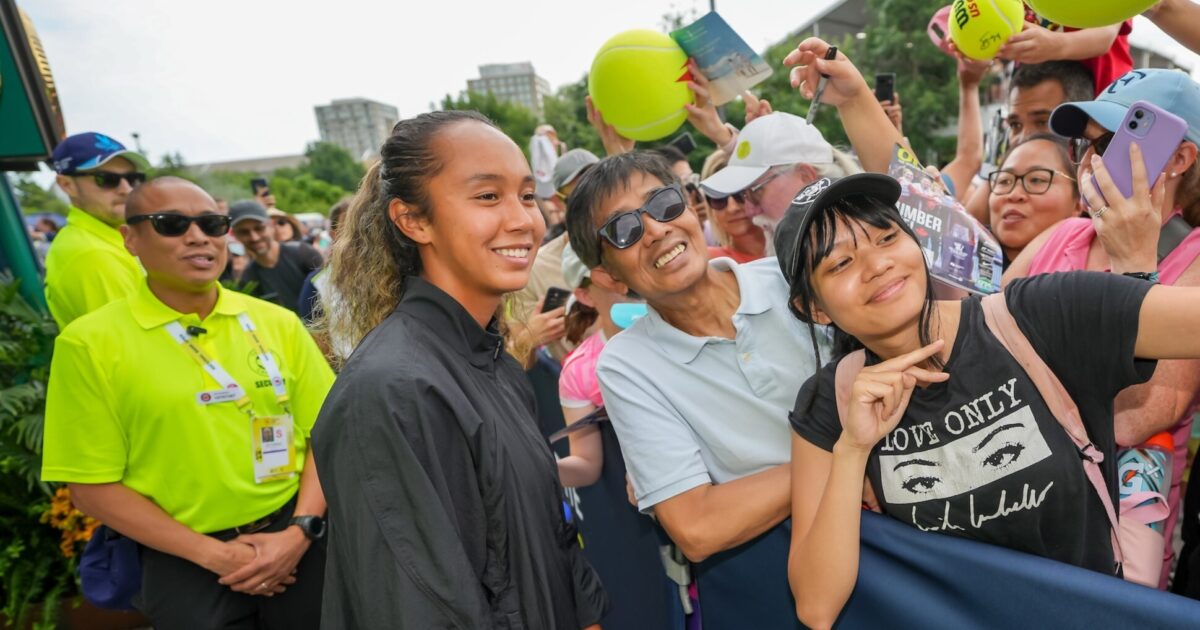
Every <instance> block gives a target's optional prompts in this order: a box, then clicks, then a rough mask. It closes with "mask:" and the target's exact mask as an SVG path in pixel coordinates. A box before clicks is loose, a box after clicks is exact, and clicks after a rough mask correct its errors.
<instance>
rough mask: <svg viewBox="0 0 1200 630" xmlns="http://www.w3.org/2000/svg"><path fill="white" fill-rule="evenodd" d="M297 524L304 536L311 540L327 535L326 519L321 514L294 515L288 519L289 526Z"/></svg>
mask: <svg viewBox="0 0 1200 630" xmlns="http://www.w3.org/2000/svg"><path fill="white" fill-rule="evenodd" d="M292 525H297V526H299V527H300V531H302V532H304V537H305V538H307V539H309V540H321V539H322V538H324V537H325V519H323V518H321V517H320V516H293V517H292V518H291V520H289V521H288V527H291V526H292Z"/></svg>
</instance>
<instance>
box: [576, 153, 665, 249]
mask: <svg viewBox="0 0 1200 630" xmlns="http://www.w3.org/2000/svg"><path fill="white" fill-rule="evenodd" d="M634 173H643V174H645V175H647V176H649V177H653V178H654V179H657V180H658V181H660V182H662V183H663V185H664V186H666V185H669V184H675V183H678V181H679V178H677V177H675V173H673V172H672V171H671V165H670V164H668V163H667V161H666V160H665V159H663V157H662V156H661V155H659V154H657V153H652V152H649V151H632V152H630V153H621V154H619V155H612V156H609V157H606V158H604V159H603V160H600V161H599V162H597V163H595V164H593V165H592V166H591V168H589V169H587V171H586V172H584V174H583V175H581V176H580V177H579V180H578V181H579V183H578V184H576V186H575V190H573V191H571V195H570V197H568V198H567V218H566V226H567V234H569V235H570V238H571V248H572V249H574V250H575V254H576V255H578V256H579V260H581V261H582V262H583V264H584V265H585V266H587V267H588V268H589V269H591V268H592V267H597V266H599V265H600V261H601V254H602V252H603V250H602V248H601V246H600V236H599V235H598V234H597V233H596V212H597V211H598V210H599V209H600V205H601V204H603V203H604V202H605V201H606V200H607V199H608V198H609V197H611V196H612V195H614V194H616V193H617V192H619V191H621V190H622V189H624V188H628V187H629V182H630V180H631V179H633V175H634Z"/></svg>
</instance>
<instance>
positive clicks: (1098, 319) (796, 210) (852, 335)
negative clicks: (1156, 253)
mask: <svg viewBox="0 0 1200 630" xmlns="http://www.w3.org/2000/svg"><path fill="white" fill-rule="evenodd" d="M827 49H828V45H827V44H826V43H825V42H823V41H821V40H819V39H815V38H810V39H808V40H805V41H804V42H802V43H801V44H800V45H799V46H798V47H797V50H795V51H793V53H792V54H790V55H788V57H787V58H786V59H785V60H784V62H785V63H786V64H789V65H800V64H803V65H802V67H799V68H796V69H795V70H793V74H792V83H793V85H794V86H797V87H799V88H801V90H802V91H803V92H804V93H806V94H807V95H809V96H811V95H812V94H813V92H814V89H813V88H814V86H815V85H816V84H817V79H818V78H819V76H820V75H822V74H824V75H828V76H829V77H830V80H829V88H828V89H827V90H826V91H825V102H826V103H828V104H832V105H835V106H836V107H837V108H838V111H839V114H840V115H841V118H842V121H843V124H844V125H845V127H846V130H847V134H848V135H849V137H850V139H851V141H852V143H853V144H854V146H855V149H856V150H857V152H858V155H859V157H860V159H861V160H862V162H863V165H864V167H866V168H867V169H870V170H874V171H883V170H884V169H886V168H887V163H888V160H889V159H890V154H891V152H892V150H893V147H894V143H895V142H896V141H897V140H898V138H897V137H896V134H894V133H891V132H890V131H889V123H888V122H887V116H886V115H885V114H884V113H883V111H882V109H881V108H880V107H879V105H878V104H877V103H875V102H874V98H873V95H872V94H871V93H870V91H869V88H867V86H866V82H865V81H864V80H863V79H862V76H861V74H860V73H859V72H858V71H857V69H855V68H854V66H853V65H852V64H851V63H850V62H849V60H847V59H846V58H845V57H844V56H840V55H839V56H838V57H837V58H836V59H834V60H829V61H826V60H823V59H822V55H823V54H824V53H825V51H826V50H827ZM1130 157H1131V161H1132V162H1133V164H1134V167H1133V169H1132V170H1133V177H1132V181H1133V184H1134V185H1133V190H1134V192H1133V195H1132V196H1131V197H1129V198H1125V197H1124V196H1122V195H1121V194H1120V192H1119V191H1118V190H1117V188H1116V186H1115V185H1114V184H1113V182H1112V178H1111V177H1110V176H1109V174H1108V172H1107V171H1106V170H1105V168H1104V165H1103V163H1102V162H1101V161H1100V159H1099V158H1098V157H1089V158H1088V166H1089V167H1090V169H1091V170H1092V171H1093V172H1095V175H1096V179H1097V181H1098V184H1099V187H1100V189H1101V190H1102V191H1103V193H1104V196H1105V198H1106V199H1108V200H1109V208H1108V210H1107V211H1106V212H1105V213H1102V214H1101V215H1100V216H1099V217H1097V218H1095V219H1094V220H1096V221H1099V222H1101V225H1100V226H1098V228H1097V230H1098V231H1099V232H1101V233H1103V232H1104V231H1105V229H1106V228H1108V227H1111V226H1112V225H1115V224H1117V223H1118V222H1121V221H1129V220H1134V221H1138V220H1141V221H1146V219H1145V218H1144V217H1146V216H1151V217H1153V216H1154V213H1155V211H1156V208H1158V207H1159V206H1158V203H1159V202H1161V200H1162V199H1163V194H1164V191H1163V188H1164V186H1165V185H1166V184H1165V183H1164V181H1165V178H1164V179H1160V182H1159V184H1158V185H1157V186H1155V187H1154V194H1153V196H1152V195H1151V186H1150V178H1149V177H1148V176H1147V174H1146V172H1145V168H1144V167H1142V166H1141V155H1140V154H1138V153H1137V151H1136V149H1132V150H1131V155H1130ZM845 182H846V180H843V182H841V183H839V184H837V185H835V184H833V183H831V182H817V183H815V184H814V186H819V187H825V188H826V190H825V191H818V190H816V189H811V190H810V189H806V190H805V191H801V193H800V194H799V195H798V198H797V202H800V203H795V204H793V207H792V208H791V209H790V210H789V214H788V216H787V217H785V219H784V223H786V224H787V225H781V228H782V229H781V230H779V231H778V232H777V236H776V243H775V244H776V248H777V250H778V251H779V252H780V255H779V260H780V264H781V267H782V268H783V269H784V273H785V275H786V276H787V278H788V281H789V284H790V286H791V295H792V306H793V308H794V309H795V312H796V314H797V315H798V316H799V317H800V318H801V319H806V320H809V321H813V322H818V323H825V324H829V325H831V326H832V327H833V329H834V333H835V337H836V346H837V347H838V348H837V350H836V351H835V357H836V358H835V360H834V362H832V363H830V364H829V365H828V366H826V368H824V369H823V370H822V371H821V372H820V373H819V374H818V375H817V376H816V377H814V378H813V379H812V380H810V381H809V382H808V383H806V384H805V386H804V387H803V388H802V389H801V392H800V394H799V396H798V398H797V403H796V406H795V409H794V410H793V413H792V424H793V428H794V429H795V431H796V435H795V436H793V444H792V446H793V450H792V475H793V476H792V493H793V496H792V543H791V550H790V555H789V570H788V574H789V581H790V584H791V587H792V591H793V593H794V595H795V597H796V603H797V613H798V616H799V617H800V619H801V620H802V621H804V622H805V623H806V624H807V625H809V626H812V627H828V626H830V625H832V624H833V622H834V621H835V620H836V619H837V616H838V614H839V613H840V611H841V609H842V607H843V606H844V605H845V603H846V601H847V598H848V597H849V595H850V592H851V591H852V589H853V588H854V584H855V581H856V578H857V573H858V568H859V566H858V558H859V555H858V554H859V539H858V534H859V525H860V513H861V502H862V499H863V478H864V476H866V477H867V479H868V480H869V481H870V486H871V488H872V489H873V490H874V494H875V496H876V497H877V498H878V500H879V503H880V505H881V507H882V510H883V512H884V513H885V514H887V515H889V516H892V517H893V518H896V519H897V520H900V521H902V522H905V523H908V524H910V525H911V526H913V527H916V528H919V529H921V530H923V531H930V532H938V533H941V534H945V535H952V536H961V537H967V538H973V539H976V540H981V541H985V542H989V543H992V544H997V545H1001V546H1005V547H1009V548H1013V549H1018V550H1021V551H1025V552H1028V553H1033V554H1036V555H1041V556H1044V557H1048V558H1052V559H1056V560H1059V561H1063V562H1068V563H1070V564H1074V565H1076V566H1080V567H1084V568H1089V569H1092V570H1096V571H1100V572H1104V573H1109V574H1112V573H1113V572H1115V570H1116V569H1115V564H1114V553H1113V549H1112V546H1111V545H1112V542H1111V539H1110V527H1109V519H1108V515H1107V513H1106V510H1105V506H1104V501H1102V500H1101V498H1100V495H1099V494H1098V493H1097V492H1096V491H1095V490H1094V489H1093V488H1092V486H1091V485H1090V484H1089V481H1088V480H1087V478H1086V475H1085V473H1084V470H1083V465H1082V463H1081V459H1080V455H1079V452H1078V450H1077V448H1076V446H1075V443H1074V442H1073V441H1072V440H1071V439H1070V438H1069V437H1068V436H1067V434H1066V432H1065V431H1064V430H1063V428H1062V427H1061V426H1060V425H1059V423H1058V421H1057V419H1056V417H1055V416H1054V415H1053V414H1051V413H1050V412H1049V408H1048V407H1047V405H1046V404H1045V402H1044V400H1043V399H1042V396H1041V394H1040V393H1039V391H1038V389H1037V387H1036V386H1034V384H1033V383H1032V381H1031V380H1030V379H1029V377H1028V376H1027V375H1026V374H1025V372H1024V369H1023V368H1022V366H1021V365H1020V364H1019V363H1017V362H1016V360H1015V359H1014V358H1013V357H1012V356H1011V355H1010V354H1009V353H1008V351H1007V350H1005V349H1004V346H1002V345H1001V344H1000V343H999V342H998V340H997V339H996V338H995V337H994V336H993V335H992V333H991V332H990V331H989V330H988V329H987V327H986V326H985V324H984V322H983V314H982V308H981V304H980V302H979V300H978V298H968V299H965V300H962V301H936V300H934V299H933V294H932V289H931V285H930V278H929V271H928V268H927V266H926V264H925V259H924V256H923V255H922V254H921V250H920V247H919V245H918V243H917V241H916V238H915V236H914V235H913V233H912V232H911V230H909V228H908V227H907V224H906V223H905V222H904V221H903V220H902V219H901V218H900V215H899V213H898V212H897V211H896V209H895V207H894V202H895V200H896V199H897V198H898V196H899V190H898V186H897V184H896V183H895V182H894V181H891V180H890V179H889V178H885V177H884V176H881V175H863V176H859V177H858V178H856V179H854V180H850V181H849V182H848V183H845ZM1093 193H1094V191H1091V190H1085V194H1088V195H1091V194H1093ZM1109 221H1112V222H1113V223H1108V224H1107V225H1106V222H1109ZM1005 299H1006V302H1007V310H1008V311H1009V312H1010V313H1011V314H1012V316H1013V318H1014V319H1015V321H1016V324H1017V326H1018V328H1019V329H1020V331H1021V332H1022V333H1023V334H1024V336H1026V337H1027V338H1028V339H1029V340H1030V342H1031V343H1032V345H1033V347H1034V348H1036V349H1037V352H1038V355H1039V356H1040V357H1041V358H1042V359H1043V361H1044V362H1045V363H1046V364H1047V365H1048V366H1049V368H1050V369H1051V371H1052V372H1053V373H1054V374H1055V375H1056V376H1057V377H1058V379H1059V380H1060V381H1061V382H1062V384H1063V385H1064V386H1065V388H1066V391H1067V393H1068V394H1069V396H1070V398H1071V400H1072V401H1073V402H1074V403H1075V405H1076V406H1077V407H1078V409H1079V413H1080V416H1081V419H1082V424H1083V425H1084V427H1085V428H1086V431H1087V433H1088V435H1089V437H1090V441H1091V442H1092V445H1093V448H1094V449H1095V450H1097V451H1099V453H1100V454H1101V455H1103V456H1104V458H1103V461H1102V463H1101V464H1100V466H1101V468H1102V472H1103V473H1104V475H1105V478H1106V481H1107V482H1108V483H1107V485H1108V487H1109V495H1110V499H1112V501H1113V502H1114V503H1115V498H1116V497H1115V489H1116V484H1115V472H1116V471H1115V468H1114V462H1115V460H1116V458H1115V456H1114V455H1115V451H1116V433H1117V430H1118V428H1119V427H1120V420H1119V419H1118V420H1117V422H1116V423H1114V414H1113V404H1114V403H1113V399H1114V397H1115V396H1116V394H1117V392H1119V391H1121V390H1122V389H1124V388H1125V387H1126V386H1128V385H1132V384H1136V383H1141V382H1144V381H1145V380H1146V379H1147V378H1148V377H1149V376H1150V374H1151V372H1152V370H1153V368H1154V363H1153V362H1152V360H1154V359H1194V358H1198V357H1200V339H1197V338H1195V336H1194V335H1181V334H1180V331H1187V330H1194V329H1195V328H1196V327H1197V326H1198V325H1200V308H1198V307H1200V289H1193V288H1186V289H1185V288H1178V287H1166V286H1160V285H1157V284H1155V283H1153V282H1151V281H1149V280H1144V279H1137V278H1129V277H1123V276H1121V275H1117V274H1096V273H1074V274H1048V275H1045V276H1041V277H1038V278H1031V279H1028V280H1022V281H1018V282H1013V283H1012V284H1011V285H1010V286H1008V287H1006V289H1005ZM856 348H863V349H865V353H866V359H867V360H866V367H864V368H863V369H862V371H861V372H859V373H858V374H857V377H856V378H855V380H854V382H853V387H852V388H851V391H850V392H849V396H848V398H847V399H846V402H847V405H846V407H847V412H846V414H845V419H844V420H843V419H841V417H840V416H839V412H838V406H837V404H836V402H835V395H834V379H835V376H834V373H835V370H836V369H837V365H838V364H839V363H840V362H841V361H842V360H844V358H843V357H844V356H846V353H847V352H848V351H849V350H853V349H856ZM1114 424H1116V426H1114ZM1096 459H1097V461H1099V458H1096Z"/></svg>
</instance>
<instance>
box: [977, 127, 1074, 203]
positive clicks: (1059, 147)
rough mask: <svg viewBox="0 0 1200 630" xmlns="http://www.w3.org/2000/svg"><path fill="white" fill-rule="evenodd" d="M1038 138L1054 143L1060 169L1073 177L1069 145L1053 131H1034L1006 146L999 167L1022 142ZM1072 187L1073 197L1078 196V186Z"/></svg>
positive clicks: (1002, 166)
mask: <svg viewBox="0 0 1200 630" xmlns="http://www.w3.org/2000/svg"><path fill="white" fill-rule="evenodd" d="M1038 140H1042V141H1045V142H1050V143H1052V144H1053V145H1054V147H1055V151H1054V152H1055V153H1056V154H1057V155H1058V162H1059V165H1060V166H1061V167H1062V171H1063V172H1064V173H1066V174H1067V175H1069V176H1071V177H1074V175H1072V174H1071V172H1072V171H1074V170H1075V165H1074V164H1073V163H1072V162H1071V151H1070V148H1069V145H1068V144H1067V139H1066V138H1064V137H1062V136H1060V135H1057V134H1053V133H1046V132H1044V131H1043V132H1040V133H1035V134H1033V135H1031V136H1026V137H1024V138H1022V139H1021V141H1020V142H1018V143H1016V144H1014V145H1012V146H1011V147H1008V150H1007V151H1005V152H1004V155H1003V156H1002V157H1001V158H1000V161H999V162H997V164H998V165H999V167H1000V168H1004V163H1005V162H1007V161H1008V158H1009V157H1011V156H1012V154H1013V151H1016V150H1017V147H1020V146H1021V145H1024V144H1027V143H1030V142H1035V141H1038ZM1072 188H1073V189H1074V191H1075V197H1076V198H1078V197H1079V194H1080V193H1079V187H1078V186H1073V187H1072Z"/></svg>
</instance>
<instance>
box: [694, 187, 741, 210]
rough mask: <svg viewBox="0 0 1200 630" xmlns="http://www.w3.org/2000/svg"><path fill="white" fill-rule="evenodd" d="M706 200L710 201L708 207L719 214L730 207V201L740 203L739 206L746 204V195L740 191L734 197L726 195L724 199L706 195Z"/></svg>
mask: <svg viewBox="0 0 1200 630" xmlns="http://www.w3.org/2000/svg"><path fill="white" fill-rule="evenodd" d="M704 198H705V199H708V207H709V208H712V209H713V210H716V211H717V212H721V211H722V210H724V209H725V208H726V207H728V206H729V200H730V199H732V200H734V201H736V202H738V203H739V204H743V203H746V193H744V192H742V191H740V190H739V191H738V192H735V193H733V194H732V195H726V196H724V197H710V196H708V195H704Z"/></svg>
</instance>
